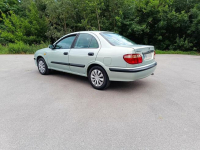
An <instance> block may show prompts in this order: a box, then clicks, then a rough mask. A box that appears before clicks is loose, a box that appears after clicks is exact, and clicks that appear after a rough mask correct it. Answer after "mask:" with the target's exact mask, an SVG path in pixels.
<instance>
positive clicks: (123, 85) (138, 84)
mask: <svg viewBox="0 0 200 150" xmlns="http://www.w3.org/2000/svg"><path fill="white" fill-rule="evenodd" d="M50 75H52V76H56V77H58V78H62V79H68V80H70V81H73V82H75V83H77V84H78V83H79V84H85V85H87V86H90V83H89V81H88V78H87V77H83V76H79V75H75V74H70V73H64V72H59V71H52V72H51V74H50ZM148 85H149V82H145V81H143V80H137V81H133V82H120V81H112V82H111V84H110V86H109V87H108V88H107V89H106V90H108V91H110V90H116V91H132V90H139V89H143V88H144V87H146V86H148ZM91 88H92V87H91Z"/></svg>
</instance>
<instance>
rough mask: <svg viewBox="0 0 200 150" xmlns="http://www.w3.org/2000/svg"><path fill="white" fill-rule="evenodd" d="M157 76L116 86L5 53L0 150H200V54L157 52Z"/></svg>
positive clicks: (0, 78) (1, 58) (0, 70)
mask: <svg viewBox="0 0 200 150" xmlns="http://www.w3.org/2000/svg"><path fill="white" fill-rule="evenodd" d="M156 60H157V62H158V66H157V69H156V72H155V75H154V76H150V77H148V78H146V79H142V80H138V81H135V82H127V83H125V82H112V83H111V86H110V87H109V88H108V89H107V90H105V91H98V90H95V89H93V88H92V87H91V85H90V84H89V82H88V81H87V78H84V77H80V76H76V75H71V74H66V73H59V72H54V73H52V74H51V75H48V76H42V75H40V74H39V72H38V70H37V68H36V66H35V64H34V62H33V55H0V149H1V150H36V149H37V150H111V149H112V150H122V149H124V150H129V149H130V150H179V149H180V150H199V149H200V56H188V55H156Z"/></svg>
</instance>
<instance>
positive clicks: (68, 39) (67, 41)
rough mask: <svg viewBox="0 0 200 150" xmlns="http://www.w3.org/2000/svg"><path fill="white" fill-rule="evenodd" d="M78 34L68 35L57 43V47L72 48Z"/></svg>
mask: <svg viewBox="0 0 200 150" xmlns="http://www.w3.org/2000/svg"><path fill="white" fill-rule="evenodd" d="M75 37H76V35H72V36H70V37H66V38H64V39H62V40H61V41H60V42H58V43H57V44H56V49H70V48H71V45H72V43H73V41H74V39H75Z"/></svg>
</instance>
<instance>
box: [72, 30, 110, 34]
mask: <svg viewBox="0 0 200 150" xmlns="http://www.w3.org/2000/svg"><path fill="white" fill-rule="evenodd" d="M103 32H110V31H77V32H72V33H70V34H75V33H103Z"/></svg>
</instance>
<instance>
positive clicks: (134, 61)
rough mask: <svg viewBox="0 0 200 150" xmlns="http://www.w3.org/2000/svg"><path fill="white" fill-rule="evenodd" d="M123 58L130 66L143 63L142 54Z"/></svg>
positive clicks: (127, 55)
mask: <svg viewBox="0 0 200 150" xmlns="http://www.w3.org/2000/svg"><path fill="white" fill-rule="evenodd" d="M123 58H124V60H125V61H126V62H127V63H129V64H140V63H142V56H141V55H140V54H126V55H124V57H123Z"/></svg>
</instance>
